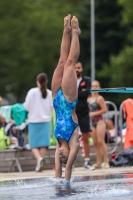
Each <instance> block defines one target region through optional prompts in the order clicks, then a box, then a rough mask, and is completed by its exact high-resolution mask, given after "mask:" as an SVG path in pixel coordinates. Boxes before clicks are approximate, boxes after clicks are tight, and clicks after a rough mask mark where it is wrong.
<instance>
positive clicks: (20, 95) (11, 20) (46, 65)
mask: <svg viewBox="0 0 133 200" xmlns="http://www.w3.org/2000/svg"><path fill="white" fill-rule="evenodd" d="M126 2H127V4H126ZM131 3H132V1H131V0H119V4H118V0H113V1H108V0H95V20H96V23H95V27H96V78H97V79H98V80H100V82H101V85H102V86H110V83H109V81H111V82H112V81H113V84H114V85H115V86H117V85H119V86H120V85H122V81H123V74H122V72H121V76H120V78H119V80H121V82H120V81H119V82H117V84H115V80H118V79H117V78H115V76H116V75H115V74H114V76H113V73H112V72H113V66H116V65H117V66H118V67H117V68H118V69H120V66H121V68H124V63H126V62H127V60H128V62H129V61H130V60H131V59H129V57H130V55H131V54H130V55H129V53H128V51H130V48H131V46H132V42H131V41H132V40H133V39H132V29H131V28H129V25H131V24H132V21H131V19H132V10H131V7H130V5H132V4H131ZM122 9H123V10H122ZM129 9H130V12H129ZM68 13H71V14H72V15H76V16H77V17H78V18H79V23H80V27H81V31H82V33H81V35H80V44H81V54H80V57H79V60H80V61H81V62H82V63H83V66H84V73H85V75H88V76H90V1H88V0H82V1H81V0H73V1H71V0H67V1H62V0H58V1H54V0H50V1H48V0H37V1H36V0H14V1H13V2H12V1H10V0H1V1H0V41H1V42H0V76H1V79H0V93H1V95H2V96H5V95H6V94H9V93H10V92H12V93H13V94H14V95H15V96H16V98H17V101H18V102H23V101H24V98H25V95H26V93H27V91H28V90H29V89H30V88H31V87H35V86H36V76H37V74H38V73H40V72H42V71H44V72H46V73H47V75H48V78H49V87H50V85H51V79H52V74H53V71H54V69H55V67H56V65H57V62H58V58H59V53H60V42H61V37H62V29H63V18H64V16H65V15H67V14H68ZM127 13H128V14H127ZM122 14H123V15H122ZM122 16H123V20H122ZM125 27H126V28H125ZM127 30H130V31H129V34H128V37H127V40H125V36H126V33H127ZM126 46H127V49H125V47H126ZM120 50H121V53H120V54H121V57H119V55H118V57H119V58H118V57H116V55H117V54H118V53H119V52H120ZM125 54H126V55H127V57H126V56H125ZM110 55H112V56H111V58H110ZM123 56H124V57H123ZM117 58H118V59H117ZM121 60H122V61H121ZM121 62H122V63H123V64H122V65H121V64H120V63H121ZM109 63H110V64H109ZM113 63H116V64H113ZM122 66H123V67H122ZM130 67H131V65H130ZM111 70H112V71H111ZM118 71H119V70H118ZM123 72H125V71H123ZM119 73H120V72H119ZM110 74H112V76H111V77H110ZM125 79H126V77H125ZM125 79H124V80H125ZM126 81H127V85H128V84H130V79H128V80H127V79H126ZM118 83H119V84H118ZM120 83H121V84H120ZM112 86H113V85H112Z"/></svg>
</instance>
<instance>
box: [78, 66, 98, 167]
mask: <svg viewBox="0 0 133 200" xmlns="http://www.w3.org/2000/svg"><path fill="white" fill-rule="evenodd" d="M75 70H76V74H77V87H78V103H77V106H76V114H77V117H78V123H79V128H80V129H79V130H81V132H82V141H83V146H84V154H85V157H84V167H85V168H86V169H89V170H94V167H93V166H92V165H91V163H90V145H89V142H88V138H89V132H90V131H91V130H90V118H89V115H88V104H87V98H88V96H89V95H90V89H91V80H90V78H89V77H86V76H83V67H82V64H81V63H80V62H77V63H76V65H75Z"/></svg>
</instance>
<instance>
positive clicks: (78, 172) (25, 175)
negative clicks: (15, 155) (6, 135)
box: [0, 167, 133, 181]
mask: <svg viewBox="0 0 133 200" xmlns="http://www.w3.org/2000/svg"><path fill="white" fill-rule="evenodd" d="M125 173H132V174H133V167H125V168H124V167H121V168H110V169H97V170H94V171H90V170H86V169H84V168H83V167H77V168H76V167H75V168H74V170H73V172H72V176H104V175H109V174H110V175H111V174H125ZM54 176H55V171H54V170H44V171H42V172H34V171H29V172H8V173H0V181H8V180H18V179H20V180H22V179H30V178H44V177H54ZM63 176H64V172H63Z"/></svg>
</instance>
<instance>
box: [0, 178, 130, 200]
mask: <svg viewBox="0 0 133 200" xmlns="http://www.w3.org/2000/svg"><path fill="white" fill-rule="evenodd" d="M21 199H23V200H43V199H46V200H49V199H52V200H57V199H60V200H62V199H65V200H79V199H83V200H84V199H89V200H90V199H99V200H105V199H108V200H124V199H126V200H133V174H119V175H108V176H107V175H106V176H90V177H89V176H75V177H72V181H71V184H70V185H66V184H65V182H64V179H60V180H56V179H55V178H50V177H45V178H39V179H27V180H16V181H5V182H0V200H21Z"/></svg>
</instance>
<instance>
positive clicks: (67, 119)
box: [53, 88, 78, 142]
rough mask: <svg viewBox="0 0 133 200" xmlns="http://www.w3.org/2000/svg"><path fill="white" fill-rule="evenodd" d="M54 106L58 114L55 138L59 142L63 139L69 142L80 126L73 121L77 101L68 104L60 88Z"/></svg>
mask: <svg viewBox="0 0 133 200" xmlns="http://www.w3.org/2000/svg"><path fill="white" fill-rule="evenodd" d="M53 104H54V108H55V112H56V124H55V128H54V135H55V138H56V139H57V140H58V139H59V138H62V139H64V140H66V141H67V142H68V141H69V140H70V138H71V136H72V134H73V132H74V130H75V129H76V128H77V126H78V124H77V123H75V122H74V121H73V119H72V112H73V109H74V108H75V106H76V104H77V100H76V101H74V102H72V103H71V102H68V101H67V100H66V98H65V96H64V94H63V91H62V89H61V88H60V89H59V90H58V92H57V93H56V96H55V98H54V101H53ZM58 141H59V140H58Z"/></svg>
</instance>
